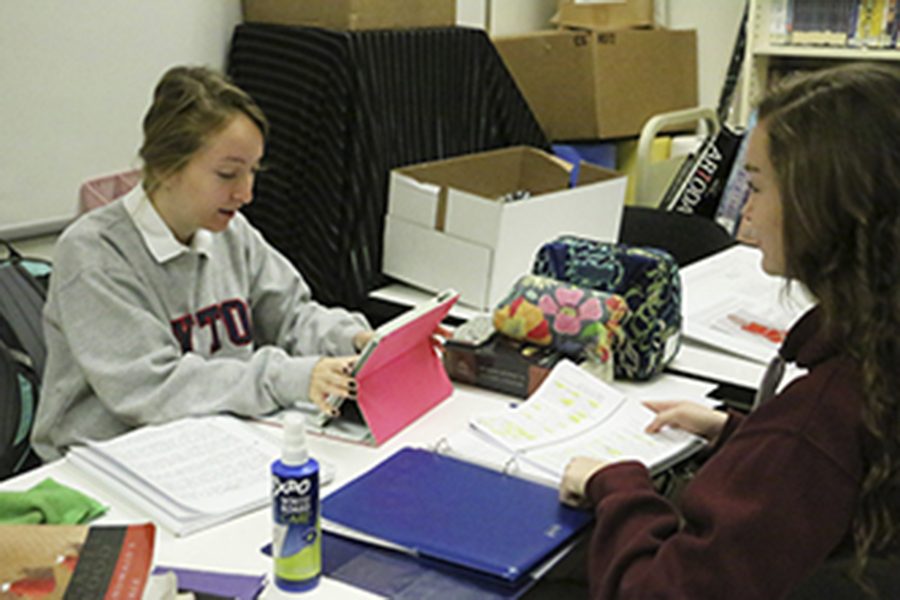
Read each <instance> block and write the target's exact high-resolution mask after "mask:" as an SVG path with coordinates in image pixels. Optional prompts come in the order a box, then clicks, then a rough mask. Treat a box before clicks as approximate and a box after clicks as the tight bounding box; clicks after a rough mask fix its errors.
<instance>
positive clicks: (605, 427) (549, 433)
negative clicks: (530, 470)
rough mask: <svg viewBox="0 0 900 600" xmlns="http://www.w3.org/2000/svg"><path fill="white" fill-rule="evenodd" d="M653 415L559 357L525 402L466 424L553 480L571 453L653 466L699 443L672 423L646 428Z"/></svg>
mask: <svg viewBox="0 0 900 600" xmlns="http://www.w3.org/2000/svg"><path fill="white" fill-rule="evenodd" d="M673 399H675V398H673ZM653 418H654V413H653V411H651V410H650V409H649V408H647V407H645V406H644V405H643V404H642V403H641V402H640V401H639V400H637V399H634V398H628V397H626V396H625V395H624V394H622V393H621V392H619V391H618V390H616V389H615V388H613V387H612V386H609V385H607V384H605V383H604V382H602V381H600V380H599V379H597V378H595V377H594V376H593V375H591V374H589V373H587V372H586V371H584V370H583V369H581V368H579V367H578V366H577V365H575V364H574V363H572V362H569V361H562V362H560V363H558V364H557V366H556V367H554V368H553V370H552V371H551V372H550V375H548V376H547V379H545V380H544V382H543V384H541V387H539V388H538V389H537V391H535V392H534V394H532V396H531V398H529V399H528V400H527V401H526V402H524V403H522V404H521V405H519V406H518V407H517V408H510V409H505V410H503V411H501V412H497V413H490V414H486V415H482V416H478V417H475V418H474V419H472V420H471V422H470V424H471V426H472V428H473V429H474V430H476V431H477V432H478V433H479V434H480V436H481V437H482V438H483V439H484V440H485V441H486V442H488V443H490V444H493V445H496V446H500V447H502V448H504V449H505V450H506V451H507V452H508V453H509V454H510V456H509V461H513V462H516V461H525V462H527V463H530V464H531V465H533V466H535V467H538V468H539V469H540V470H541V471H543V472H544V473H546V474H547V475H550V476H552V477H554V478H557V479H556V480H557V481H558V478H559V477H561V476H562V473H563V471H564V470H565V467H566V464H568V462H569V461H570V460H571V459H572V458H573V457H575V456H589V457H593V458H598V459H601V460H605V461H617V460H626V459H628V460H638V461H640V462H642V463H643V464H644V465H646V466H647V467H648V468H649V469H650V470H651V471H659V470H661V469H663V468H666V467H668V466H670V465H671V464H673V463H674V462H676V461H677V460H680V459H681V458H683V457H685V456H687V455H689V454H691V453H693V452H694V451H696V450H697V449H699V448H700V447H701V446H702V445H703V442H702V440H701V439H700V438H698V437H697V436H694V435H692V434H690V433H687V432H685V431H682V430H678V429H670V428H666V429H664V430H663V431H661V432H660V433H655V434H649V433H646V432H645V431H644V429H645V428H646V426H647V425H649V424H650V422H651V421H652V420H653ZM509 461H507V462H509Z"/></svg>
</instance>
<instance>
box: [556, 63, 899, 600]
mask: <svg viewBox="0 0 900 600" xmlns="http://www.w3.org/2000/svg"><path fill="white" fill-rule="evenodd" d="M898 140H900V70H898V69H897V68H895V67H890V66H886V65H880V66H876V65H871V64H870V65H864V64H854V65H849V66H843V67H838V68H834V69H830V70H827V71H819V72H816V73H814V74H810V75H806V76H803V77H801V78H798V79H794V80H791V81H789V82H787V83H786V84H785V85H783V86H781V87H779V88H778V89H776V90H774V91H773V92H772V93H770V94H769V95H768V96H767V97H766V99H765V100H763V102H762V103H761V104H760V106H759V125H758V126H757V127H756V128H755V130H754V131H753V133H752V136H751V140H750V144H749V148H748V152H747V164H746V168H747V171H748V174H749V178H750V198H749V200H748V203H747V205H746V207H745V209H744V218H745V219H746V220H747V221H748V224H749V225H750V227H751V228H752V230H753V234H754V236H755V240H756V242H757V244H758V245H759V247H760V249H761V250H762V255H763V258H762V266H763V269H764V270H765V271H766V272H768V273H770V274H773V275H784V276H786V277H788V278H789V279H791V280H792V281H793V282H794V284H795V285H796V284H802V285H803V286H805V287H806V288H807V289H808V290H809V291H810V292H811V293H812V295H813V296H814V297H815V298H816V299H817V305H816V307H815V308H813V309H812V310H811V311H810V312H808V313H807V314H805V315H804V316H803V317H802V318H801V319H800V321H799V322H798V323H797V324H796V325H795V326H794V327H793V328H792V329H791V331H790V333H789V335H788V336H787V339H786V340H785V342H784V345H783V346H782V348H781V350H780V357H781V358H782V359H784V360H785V361H788V362H796V363H797V364H798V365H800V366H801V367H805V368H806V369H808V373H807V374H805V375H804V376H802V377H800V378H798V379H796V380H794V381H793V382H791V383H790V384H789V385H787V386H786V387H785V389H783V390H782V391H781V393H779V394H777V395H774V397H772V398H770V399H766V398H763V399H762V400H763V401H762V402H761V403H760V404H758V405H757V407H756V409H755V410H754V411H753V412H752V413H751V414H750V415H748V416H747V417H745V418H742V417H741V416H740V415H737V414H731V413H724V412H719V411H712V410H709V409H705V408H701V407H698V406H696V405H694V404H689V403H677V402H671V403H669V402H660V403H654V404H653V405H652V406H651V408H653V409H654V410H656V411H657V413H658V415H657V418H656V420H655V421H654V422H653V423H652V424H651V425H650V427H649V428H648V430H649V431H658V430H659V429H660V428H661V427H663V426H674V427H681V428H683V429H686V430H689V431H693V432H695V433H698V434H699V435H702V436H703V437H705V438H707V439H709V440H710V441H711V450H712V451H713V453H712V455H711V458H710V459H709V460H708V461H707V462H706V463H705V464H704V465H703V467H702V468H701V469H700V470H699V471H698V472H697V474H696V476H695V477H694V479H693V480H692V481H691V483H690V484H689V485H688V486H687V487H686V489H685V490H684V492H683V494H682V495H681V497H680V499H679V501H678V503H677V504H673V503H672V502H670V501H669V500H668V499H667V498H665V497H663V496H662V495H660V494H659V493H657V491H656V490H655V489H654V487H653V485H652V483H651V480H650V477H649V474H648V472H647V470H646V468H644V467H643V466H642V465H641V464H640V463H637V462H631V461H624V462H617V463H612V464H603V463H600V462H597V461H596V460H593V459H588V458H575V459H574V460H573V461H572V462H571V463H570V464H569V467H568V469H567V471H566V474H565V476H564V478H563V482H562V484H561V489H560V497H561V499H562V500H563V501H564V502H567V503H571V504H581V505H587V506H590V507H592V508H593V510H594V512H595V514H596V525H595V528H594V532H593V537H592V539H591V542H590V546H589V556H588V577H589V580H590V589H591V596H592V597H594V598H642V599H643V598H691V599H695V598H699V599H703V598H729V599H731V600H734V599H740V598H765V599H771V598H781V597H784V596H786V595H787V594H789V593H790V592H791V591H792V590H794V589H795V588H796V587H797V586H798V584H800V582H802V581H804V580H805V579H806V578H808V577H809V576H810V575H811V574H812V573H813V572H814V571H816V570H817V569H818V568H820V567H821V566H822V565H823V563H824V562H825V560H826V559H828V558H831V557H835V556H839V555H841V554H846V555H849V556H852V557H854V560H852V561H850V562H851V564H852V566H853V568H852V570H851V571H852V572H851V573H850V576H851V577H854V578H856V579H857V580H858V581H860V582H862V581H864V577H863V576H862V573H863V571H864V569H865V566H866V564H867V561H868V559H869V558H870V557H872V556H876V555H881V554H886V553H891V552H896V549H897V539H898V526H900V515H898V499H900V496H898V493H897V491H898V465H900V409H898V406H900V392H898V390H900V259H898V258H897V257H898V256H900V141H898ZM770 371H771V370H770ZM767 374H768V372H767Z"/></svg>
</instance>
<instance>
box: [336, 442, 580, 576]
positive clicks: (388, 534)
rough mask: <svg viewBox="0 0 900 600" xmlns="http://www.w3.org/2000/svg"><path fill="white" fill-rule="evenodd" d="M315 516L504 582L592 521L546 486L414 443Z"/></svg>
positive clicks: (341, 491)
mask: <svg viewBox="0 0 900 600" xmlns="http://www.w3.org/2000/svg"><path fill="white" fill-rule="evenodd" d="M322 514H323V516H324V517H325V518H326V519H328V520H330V521H334V522H335V523H338V524H340V525H344V526H346V527H349V528H351V529H354V530H356V531H358V532H361V533H365V534H367V535H369V536H373V537H375V538H378V539H381V540H384V541H387V542H391V543H393V544H397V545H399V546H401V547H403V548H406V549H408V550H410V551H412V552H415V553H417V554H419V555H420V556H423V557H426V558H429V559H436V560H439V561H445V562H447V563H450V564H452V565H456V566H461V567H465V568H467V569H472V570H474V571H476V572H479V573H482V574H486V575H490V576H493V577H497V578H500V579H502V580H504V581H508V582H512V581H516V580H518V579H519V578H520V577H522V576H523V575H526V574H527V573H529V572H530V571H531V570H533V569H534V568H535V567H536V566H538V565H539V564H540V563H541V562H542V561H543V560H544V559H546V558H547V557H549V556H550V555H551V554H552V553H553V552H554V551H555V550H557V549H559V548H560V547H561V546H562V545H563V544H565V543H566V542H568V541H569V540H570V539H572V537H573V536H574V535H575V534H576V533H578V532H579V531H580V530H581V529H583V528H584V527H585V526H586V525H587V524H588V523H589V522H590V521H591V518H592V516H591V514H590V513H588V512H585V511H579V510H575V509H572V508H569V507H567V506H564V505H562V504H560V503H559V498H558V495H557V491H556V490H554V489H552V488H549V487H546V486H543V485H540V484H537V483H533V482H530V481H526V480H523V479H518V478H515V477H512V476H510V475H506V474H503V473H499V472H497V471H492V470H490V469H486V468H483V467H480V466H477V465H473V464H470V463H467V462H464V461H461V460H457V459H455V458H452V457H449V456H444V455H441V454H436V453H433V452H429V451H427V450H420V449H414V448H404V449H402V450H400V451H399V452H397V453H395V454H393V455H392V456H390V457H389V458H387V459H386V460H385V461H383V462H382V463H380V464H378V465H377V466H376V467H374V468H373V469H372V470H370V471H368V472H367V473H365V474H363V475H361V476H360V477H358V478H357V479H354V480H353V481H351V482H350V483H348V484H346V485H345V486H344V487H342V488H340V489H338V490H336V491H335V492H333V493H332V494H331V495H329V496H328V497H327V498H325V499H324V501H323V502H322Z"/></svg>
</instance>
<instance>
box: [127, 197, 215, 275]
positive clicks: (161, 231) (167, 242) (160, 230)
mask: <svg viewBox="0 0 900 600" xmlns="http://www.w3.org/2000/svg"><path fill="white" fill-rule="evenodd" d="M122 203H123V204H124V205H125V211H126V212H127V213H128V215H129V216H130V217H131V220H132V221H134V224H135V226H136V227H137V228H138V231H140V232H141V236H142V237H143V238H144V242H145V243H146V244H147V247H148V248H149V249H150V253H151V254H153V257H154V258H155V259H156V261H157V262H159V263H160V264H163V263H165V262H167V261H169V260H171V259H173V258H175V257H177V256H180V255H182V254H184V253H185V252H190V251H194V252H197V253H200V254H202V255H203V256H209V255H210V252H211V248H212V242H213V238H212V236H213V235H215V234H213V233H212V232H211V231H208V230H206V229H198V230H197V232H196V233H195V234H194V237H193V238H191V244H190V246H186V245H185V244H182V243H181V242H180V241H178V238H176V237H175V234H174V233H172V230H171V229H169V226H168V225H166V222H165V221H163V218H162V217H161V216H160V214H159V212H157V210H156V207H155V206H154V205H153V203H152V202H150V198H148V197H147V194H146V193H145V192H144V188H143V186H141V185H140V184H138V185H136V186H134V188H133V189H132V190H131V191H130V192H128V194H126V195H125V197H124V198H122Z"/></svg>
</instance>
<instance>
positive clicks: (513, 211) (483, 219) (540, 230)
mask: <svg viewBox="0 0 900 600" xmlns="http://www.w3.org/2000/svg"><path fill="white" fill-rule="evenodd" d="M571 169H572V165H570V164H569V163H567V162H565V161H563V160H561V159H559V158H556V157H554V156H552V155H549V154H547V153H545V152H543V151H541V150H539V149H537V148H529V147H524V146H517V147H513V148H504V149H501V150H492V151H489V152H481V153H477V154H468V155H465V156H459V157H455V158H451V159H448V160H442V161H436V162H431V163H423V164H419V165H413V166H409V167H402V168H399V169H395V170H394V171H392V172H391V183H390V192H389V196H388V210H387V217H386V219H385V229H384V263H383V270H384V273H386V274H387V275H390V276H392V277H396V278H397V279H400V280H402V281H404V282H406V283H410V284H412V285H415V286H417V287H420V288H424V289H426V290H431V291H439V290H442V289H445V288H448V287H452V288H454V289H456V290H457V291H458V292H459V293H460V301H461V302H463V303H465V304H468V305H469V306H472V307H475V308H477V309H482V310H487V309H490V308H492V307H493V306H494V305H495V304H497V303H498V302H499V301H500V300H502V299H503V297H504V296H505V295H506V294H507V292H508V291H509V290H510V288H511V287H512V285H513V283H514V282H515V281H516V279H518V278H519V277H520V276H521V275H524V274H527V273H529V272H530V271H531V265H532V261H533V260H534V254H535V252H537V249H538V248H539V247H540V245H541V244H543V243H544V242H548V241H550V240H552V239H554V238H556V237H557V236H558V235H561V234H573V235H579V236H583V237H589V238H593V239H597V240H602V241H609V242H615V241H617V239H618V236H619V224H620V221H621V216H622V206H623V203H624V199H625V181H626V180H625V177H624V176H622V175H620V174H618V173H616V172H614V171H609V170H607V169H602V168H600V167H596V166H594V165H589V164H586V163H582V165H581V168H580V170H579V181H578V184H577V186H576V187H573V188H569V187H568V182H569V176H570V172H571ZM517 190H528V191H529V192H530V194H531V196H530V197H529V198H527V199H524V200H517V201H513V202H500V201H498V198H500V197H502V196H504V195H506V194H509V193H511V192H514V191H517Z"/></svg>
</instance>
